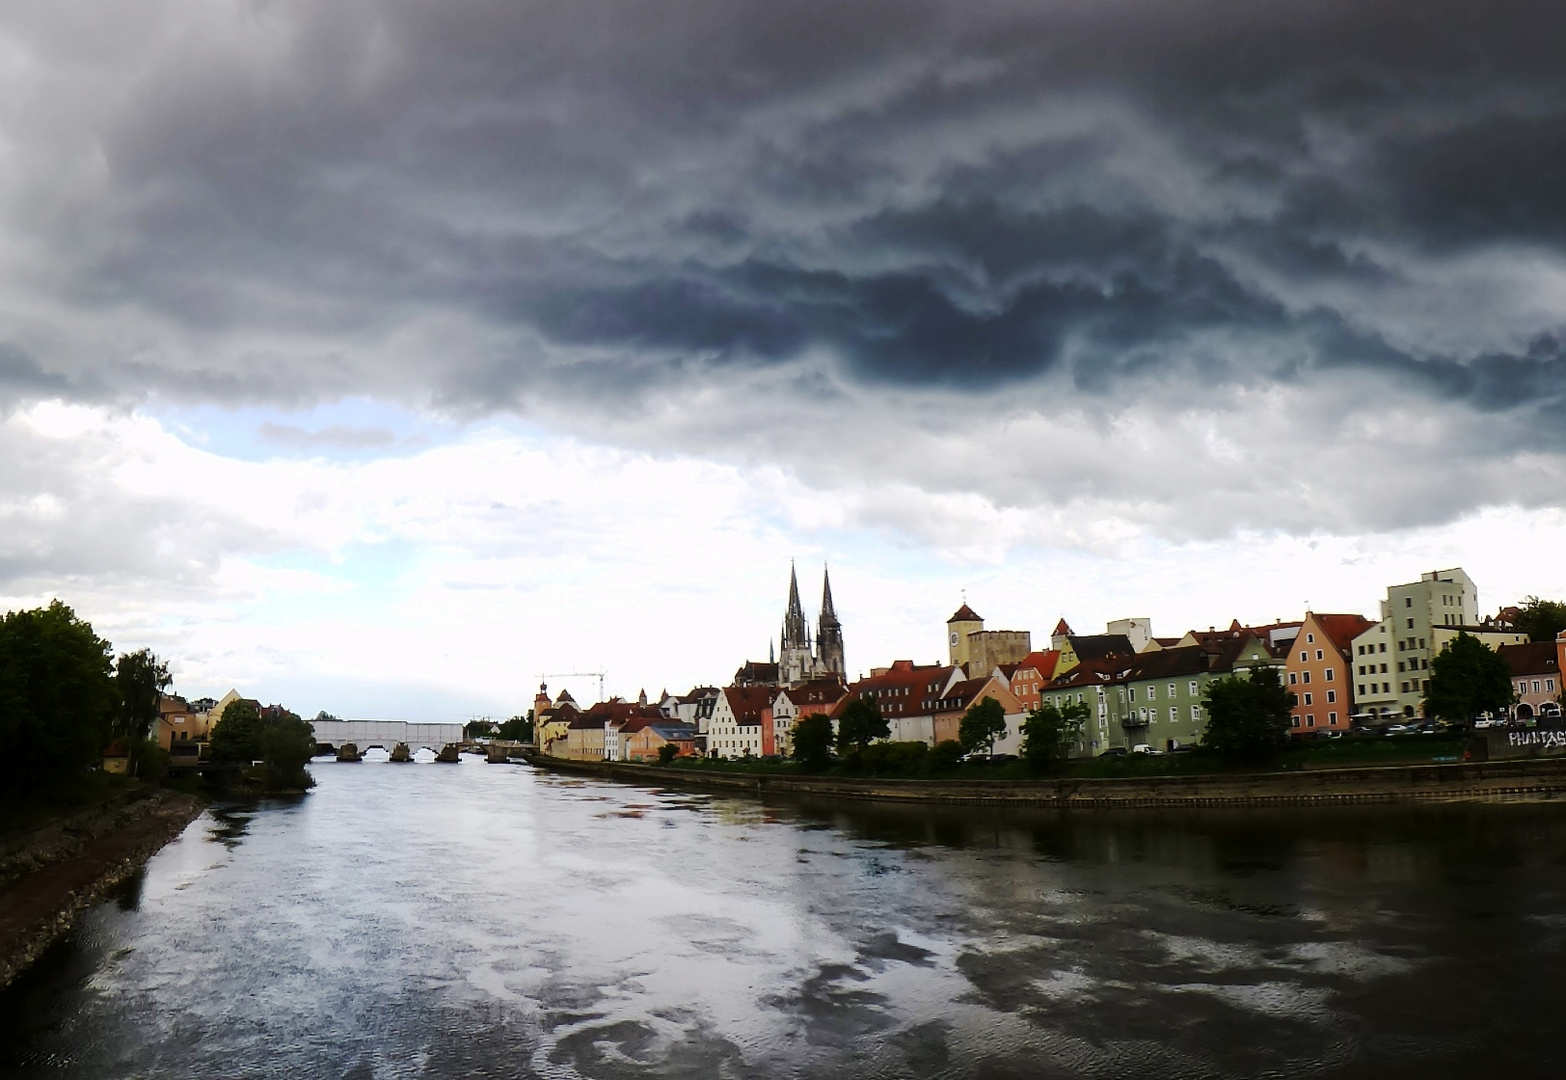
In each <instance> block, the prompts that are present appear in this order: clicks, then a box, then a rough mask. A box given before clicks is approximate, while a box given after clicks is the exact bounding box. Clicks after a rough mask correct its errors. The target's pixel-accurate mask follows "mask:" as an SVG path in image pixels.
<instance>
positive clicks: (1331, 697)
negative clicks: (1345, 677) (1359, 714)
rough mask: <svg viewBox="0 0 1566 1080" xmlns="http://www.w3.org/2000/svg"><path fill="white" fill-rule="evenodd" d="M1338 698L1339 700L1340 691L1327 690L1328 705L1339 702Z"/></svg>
mask: <svg viewBox="0 0 1566 1080" xmlns="http://www.w3.org/2000/svg"><path fill="white" fill-rule="evenodd" d="M1337 700H1338V692H1337V691H1336V690H1328V691H1327V704H1328V705H1332V704H1335V703H1336V702H1337Z"/></svg>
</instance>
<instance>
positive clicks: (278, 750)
mask: <svg viewBox="0 0 1566 1080" xmlns="http://www.w3.org/2000/svg"><path fill="white" fill-rule="evenodd" d="M229 708H233V706H232V705H231V706H229ZM223 719H224V720H227V719H228V715H227V710H225V712H224V716H223ZM260 746H261V755H260V756H261V762H262V771H263V774H264V776H265V780H266V786H267V789H268V790H270V791H290V790H301V789H304V788H310V787H314V786H315V778H314V777H312V776H311V775H310V773H309V772H308V771H306V769H305V765H307V764H308V763H309V761H310V759H311V758H312V757H314V756H315V732H314V731H312V730H311V729H310V725H309V724H307V723H305V722H304V721H303V720H301V719H299V717H297V716H295V715H293V714H292V713H287V714H285V715H284V716H283V717H282V719H279V720H276V721H273V722H272V723H263V724H262V728H261V737H260Z"/></svg>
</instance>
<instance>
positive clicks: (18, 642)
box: [0, 600, 315, 798]
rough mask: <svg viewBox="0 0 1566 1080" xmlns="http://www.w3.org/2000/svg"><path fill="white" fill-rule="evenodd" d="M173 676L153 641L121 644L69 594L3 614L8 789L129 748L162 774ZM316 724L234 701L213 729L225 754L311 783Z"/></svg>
mask: <svg viewBox="0 0 1566 1080" xmlns="http://www.w3.org/2000/svg"><path fill="white" fill-rule="evenodd" d="M170 681H171V679H170V676H169V669H168V664H167V663H165V662H164V661H163V660H161V659H159V658H158V657H157V656H156V655H155V654H154V653H153V652H152V651H151V650H150V649H139V650H136V651H134V652H127V653H121V654H120V655H118V656H116V655H115V653H114V647H113V646H112V645H111V644H110V643H109V642H108V641H106V640H105V639H103V638H102V637H99V636H98V634H97V633H96V632H95V631H94V630H93V628H92V624H91V623H88V622H86V621H85V620H83V619H80V618H78V617H77V615H76V613H75V612H74V611H73V610H72V609H71V608H70V607H69V606H68V605H67V604H65V603H63V602H62V601H59V600H55V601H53V602H52V603H50V604H49V605H48V606H47V607H42V608H33V609H30V610H25V611H11V612H7V613H6V614H5V615H3V616H0V795H4V796H9V797H14V798H26V797H28V796H30V795H33V794H36V793H38V792H41V791H45V790H48V789H50V788H55V787H59V786H61V785H64V784H68V783H70V782H71V781H72V780H74V779H76V778H79V777H80V776H81V775H82V774H84V773H86V772H88V771H90V770H92V769H95V768H97V767H98V765H99V763H100V762H101V761H102V760H103V757H104V755H105V752H106V751H108V750H110V749H116V748H122V749H123V751H124V752H125V753H126V755H127V757H128V759H129V762H130V769H131V771H132V772H134V773H135V774H136V775H138V776H140V777H141V778H142V779H145V780H150V781H157V780H159V779H161V777H162V775H163V773H164V771H165V770H166V768H167V764H168V754H167V751H165V750H163V749H162V748H161V747H159V746H158V744H157V742H156V740H155V735H156V725H157V721H158V714H159V701H160V699H161V697H162V695H163V693H164V692H165V691H166V690H167V689H168V687H169V683H170ZM314 751H315V740H314V736H313V734H312V733H311V731H310V726H309V725H308V724H306V723H304V722H303V721H302V720H300V719H299V717H297V716H294V715H293V714H291V713H289V714H286V715H283V716H278V717H272V718H269V719H267V720H265V721H263V720H262V718H261V716H260V714H259V711H258V710H257V709H256V707H255V705H254V704H253V703H250V702H234V703H232V704H230V705H229V707H228V708H227V709H226V710H225V711H224V715H223V717H222V719H221V720H220V721H219V722H218V724H216V725H215V726H214V728H213V730H212V735H211V754H212V757H213V759H215V760H218V761H229V762H234V763H238V764H243V765H246V766H248V765H250V764H252V763H253V762H262V763H263V771H264V774H265V782H266V783H267V784H268V786H272V787H278V788H282V787H308V786H309V784H310V777H309V774H308V773H307V772H306V771H305V769H304V765H305V763H306V762H308V761H309V759H310V756H311V754H313V753H314Z"/></svg>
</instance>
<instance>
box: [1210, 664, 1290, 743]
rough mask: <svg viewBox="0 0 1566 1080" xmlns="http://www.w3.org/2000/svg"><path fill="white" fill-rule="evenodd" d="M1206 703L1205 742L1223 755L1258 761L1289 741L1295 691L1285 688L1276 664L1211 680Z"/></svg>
mask: <svg viewBox="0 0 1566 1080" xmlns="http://www.w3.org/2000/svg"><path fill="white" fill-rule="evenodd" d="M1202 705H1203V707H1204V708H1206V710H1207V716H1208V720H1207V730H1206V731H1205V732H1204V733H1203V735H1202V745H1203V746H1205V747H1206V748H1207V749H1208V750H1211V751H1212V752H1213V753H1214V754H1217V755H1218V756H1219V757H1222V758H1227V759H1229V760H1230V761H1243V762H1248V763H1252V764H1255V763H1257V762H1262V761H1266V760H1268V759H1269V758H1273V757H1276V756H1277V755H1278V754H1280V753H1282V752H1283V749H1284V747H1286V746H1287V745H1288V742H1289V710H1290V709H1291V708H1293V707H1294V695H1293V694H1291V693H1290V692H1289V691H1288V690H1286V689H1284V686H1283V683H1282V681H1281V680H1280V679H1279V678H1278V670H1277V669H1276V668H1271V667H1255V668H1252V669H1251V673H1250V675H1249V677H1241V676H1239V675H1230V676H1227V677H1226V678H1222V679H1218V680H1215V681H1214V682H1210V683H1208V684H1207V695H1206V697H1204V698H1203V699H1202Z"/></svg>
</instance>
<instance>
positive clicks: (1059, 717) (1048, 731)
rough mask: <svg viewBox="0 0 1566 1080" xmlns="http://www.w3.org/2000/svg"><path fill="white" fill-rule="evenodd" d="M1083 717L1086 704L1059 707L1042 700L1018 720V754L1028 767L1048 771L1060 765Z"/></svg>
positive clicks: (1086, 713)
mask: <svg viewBox="0 0 1566 1080" xmlns="http://www.w3.org/2000/svg"><path fill="white" fill-rule="evenodd" d="M1087 717H1088V707H1087V705H1086V704H1085V703H1078V702H1075V701H1073V702H1071V703H1070V704H1068V705H1067V706H1066V707H1065V708H1063V709H1059V708H1056V707H1055V706H1054V704H1052V703H1051V702H1048V701H1046V702H1045V703H1044V704H1043V705H1040V706H1039V707H1038V708H1037V709H1034V710H1033V711H1032V712H1030V713H1029V714H1028V718H1027V719H1026V720H1024V721H1023V722H1022V757H1023V759H1024V760H1025V761H1027V763H1028V766H1029V767H1030V768H1032V769H1034V770H1035V771H1037V772H1049V771H1050V770H1052V769H1056V768H1059V767H1060V766H1061V765H1064V764H1065V763H1066V761H1067V759H1068V758H1070V756H1071V746H1072V744H1073V743H1074V742H1076V740H1077V736H1078V735H1079V734H1081V732H1082V725H1083V723H1085V722H1086V721H1087Z"/></svg>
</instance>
